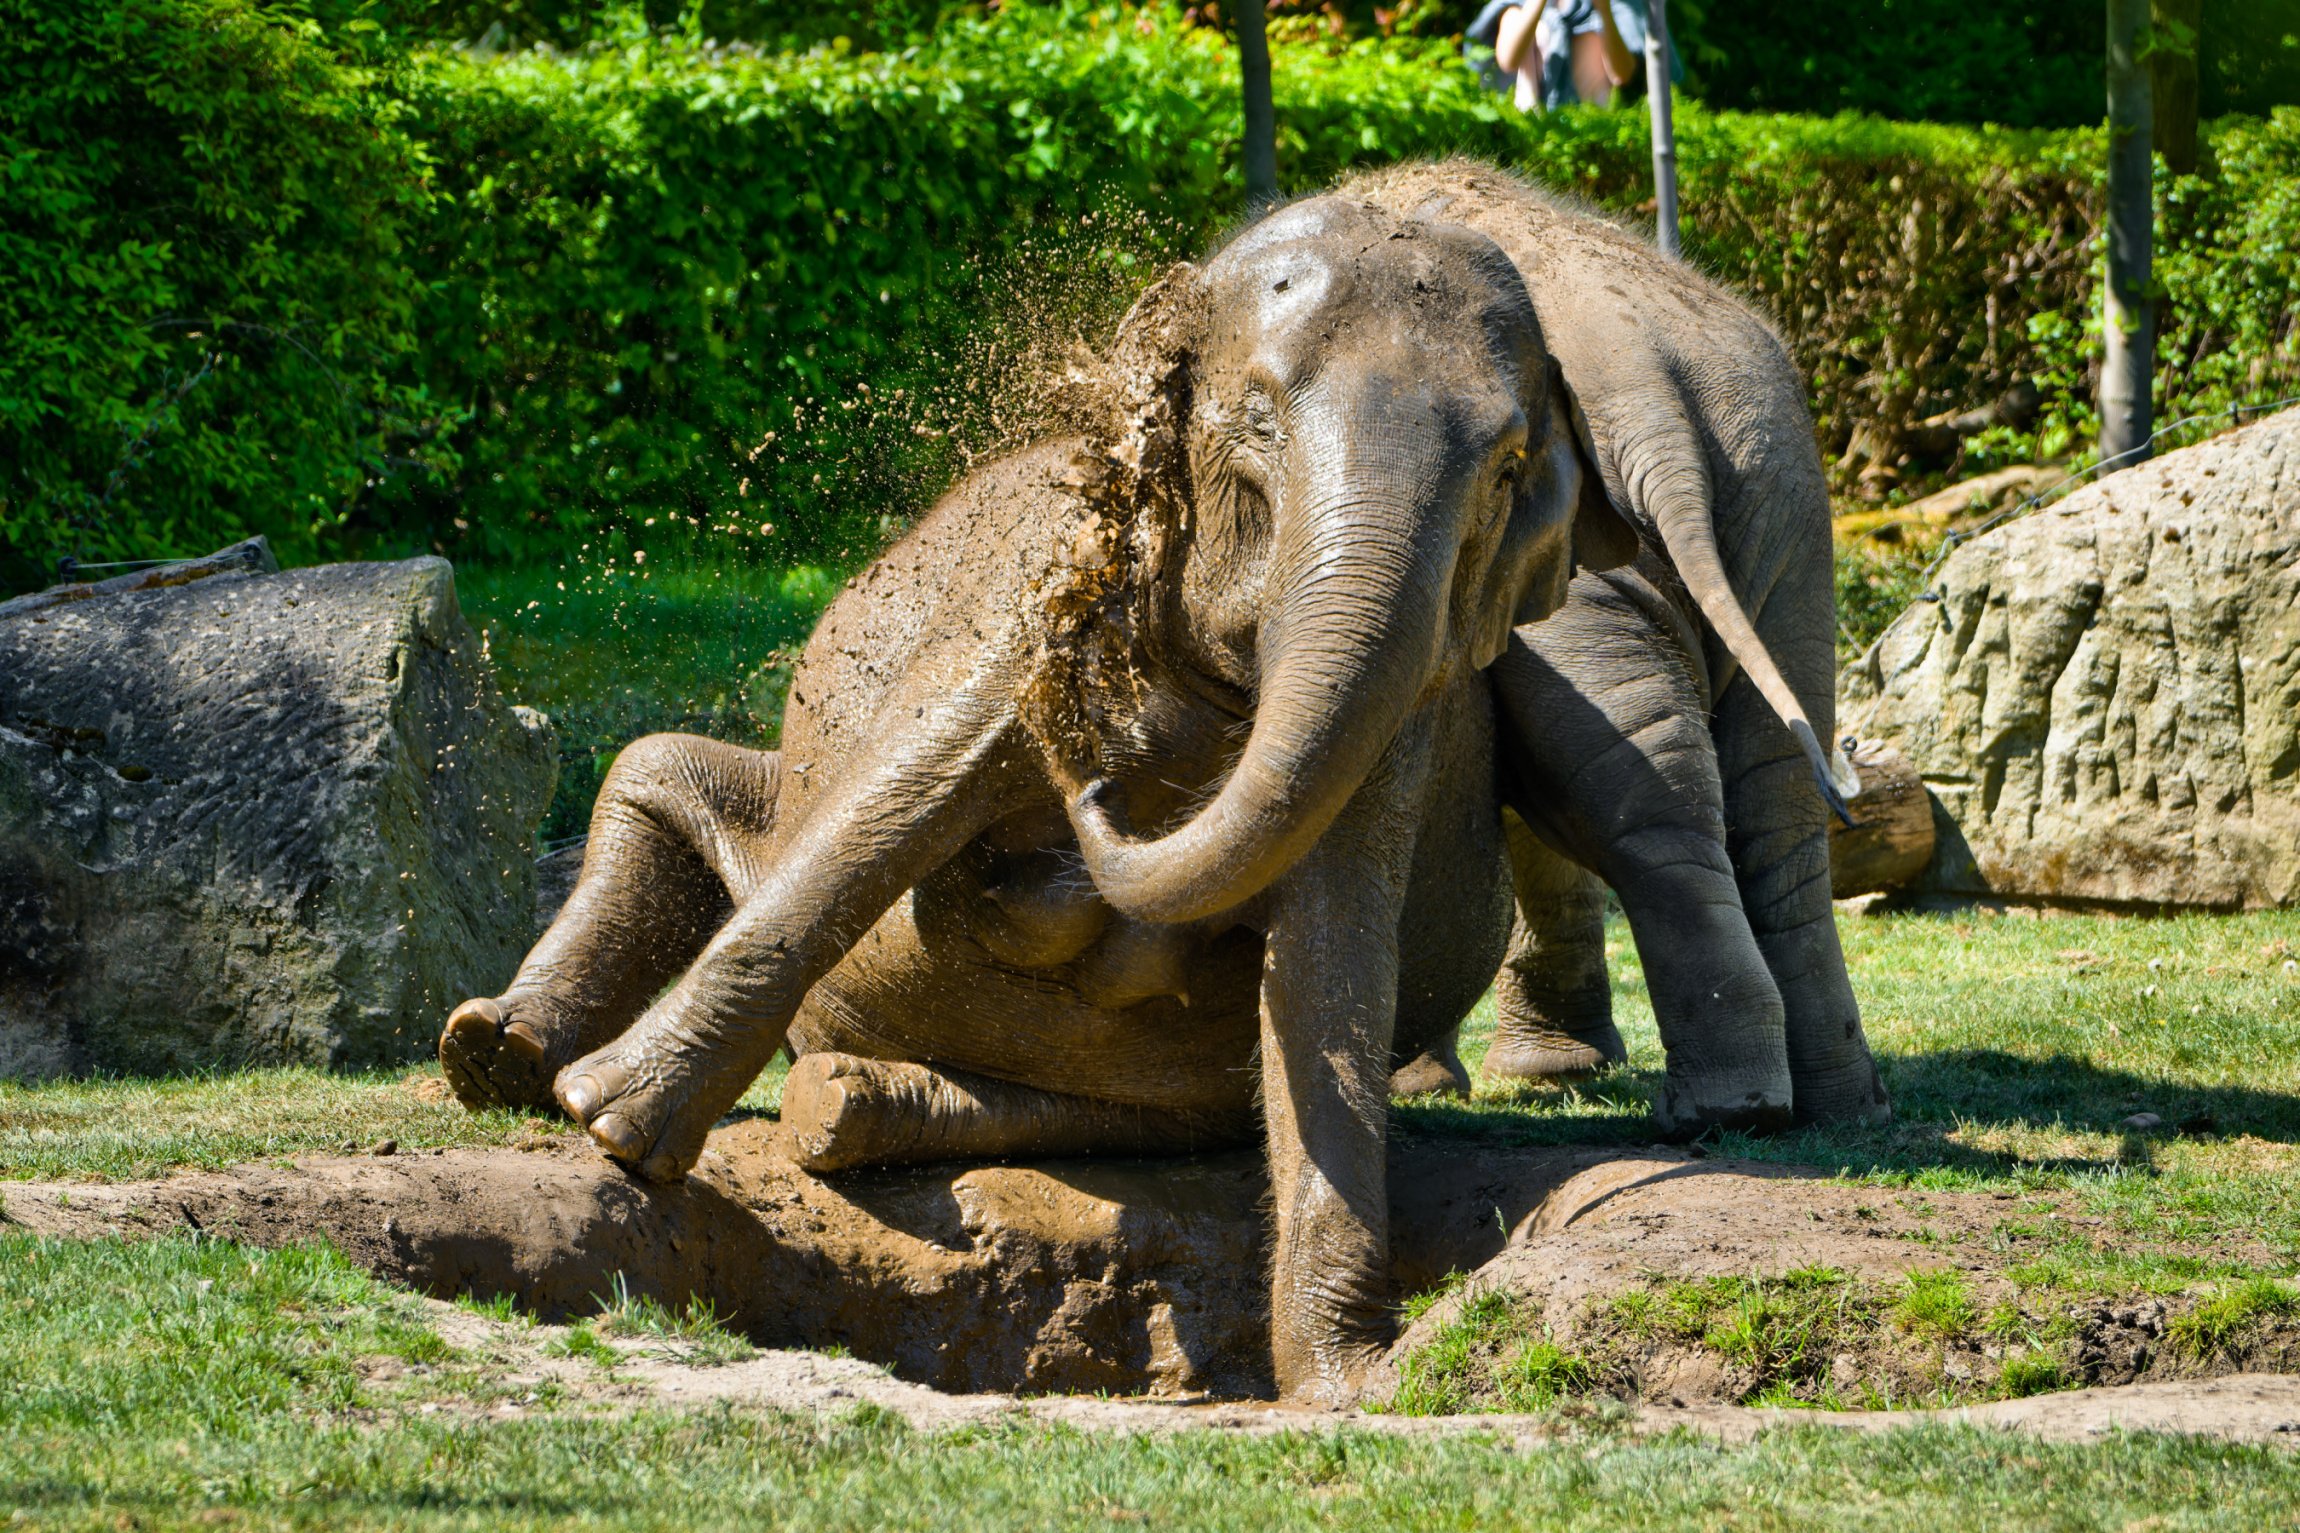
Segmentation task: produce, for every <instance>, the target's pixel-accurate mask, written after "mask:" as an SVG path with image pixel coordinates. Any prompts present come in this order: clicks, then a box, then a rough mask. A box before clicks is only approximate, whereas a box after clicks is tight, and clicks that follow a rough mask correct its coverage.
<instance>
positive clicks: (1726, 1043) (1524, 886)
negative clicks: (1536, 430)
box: [1340, 161, 1891, 1135]
mask: <svg viewBox="0 0 2300 1533" xmlns="http://www.w3.org/2000/svg"><path fill="white" fill-rule="evenodd" d="M1340 195H1348V196H1354V197H1359V198H1363V199H1365V200H1367V201H1369V202H1371V203H1373V204H1375V205H1377V206H1379V207H1382V208H1384V209H1386V210H1388V211H1389V212H1391V213H1393V214H1395V215H1397V216H1399V217H1415V218H1429V219H1444V220H1446V221H1448V222H1451V223H1458V224H1461V225H1463V226H1465V227H1467V228H1471V229H1475V230H1477V231H1478V232H1479V233H1481V234H1484V235H1486V236H1487V237H1489V238H1491V239H1492V240H1493V241H1494V242H1495V243H1496V244H1498V245H1500V246H1501V248H1502V249H1503V250H1505V251H1507V252H1509V255H1510V259H1511V260H1512V261H1514V262H1515V263H1516V264H1517V268H1518V270H1519V271H1520V272H1522V273H1523V274H1524V275H1525V279H1526V285H1527V287H1528V288H1529V290H1530V291H1531V292H1532V295H1533V299H1534V305H1535V307H1536V308H1537V309H1538V310H1539V311H1540V313H1541V320H1542V325H1543V329H1544V333H1545V334H1546V335H1547V337H1548V340H1549V343H1550V347H1551V350H1552V353H1553V354H1554V355H1555V356H1556V358H1557V361H1558V365H1559V367H1560V368H1561V369H1562V371H1563V375H1564V380H1565V384H1566V386H1567V388H1568V389H1569V390H1570V392H1571V394H1572V397H1573V399H1574V401H1575V402H1576V404H1577V406H1578V411H1579V413H1578V415H1577V417H1576V426H1577V428H1578V429H1580V430H1581V431H1582V432H1584V433H1585V437H1586V442H1587V451H1588V452H1589V454H1590V456H1591V457H1592V458H1593V459H1594V460H1595V462H1596V463H1597V465H1598V467H1599V470H1600V472H1601V474H1602V477H1603V482H1604V486H1605V491H1606V494H1607V495H1608V497H1609V498H1610V499H1611V500H1612V501H1613V503H1614V504H1615V505H1616V506H1619V507H1623V508H1626V510H1627V512H1628V514H1629V516H1630V518H1631V520H1632V522H1633V523H1634V524H1635V525H1636V526H1637V528H1638V530H1639V532H1640V534H1641V538H1642V543H1643V549H1642V552H1641V554H1640V556H1639V557H1638V559H1637V560H1636V562H1635V563H1634V564H1633V565H1630V566H1628V567H1625V568H1620V569H1613V570H1607V571H1604V572H1602V573H1601V572H1596V571H1587V572H1584V573H1583V574H1581V575H1580V576H1578V577H1577V578H1576V579H1575V580H1574V582H1573V586H1572V590H1571V592H1570V593H1569V595H1568V597H1567V600H1566V604H1565V606H1564V608H1563V609H1562V610H1561V611H1560V612H1558V613H1557V614H1556V615H1555V616H1554V617H1552V618H1550V619H1549V620H1548V621H1546V622H1543V623H1541V624H1539V625H1536V626H1529V627H1525V628H1521V629H1520V630H1519V631H1518V633H1517V636H1516V641H1515V642H1514V643H1512V644H1511V645H1510V647H1509V650H1508V652H1507V654H1505V655H1504V656H1503V657H1502V659H1501V661H1500V663H1499V664H1497V665H1496V666H1495V667H1494V669H1493V671H1492V673H1491V674H1492V681H1493V688H1494V695H1495V697H1496V699H1497V701H1498V703H1499V706H1500V711H1501V716H1502V728H1501V735H1502V751H1503V759H1504V762H1505V764H1506V774H1505V775H1506V786H1505V790H1504V791H1505V795H1506V797H1507V799H1508V802H1509V805H1510V807H1511V808H1512V809H1513V810H1514V811H1515V812H1516V820H1515V823H1513V824H1512V825H1511V827H1510V861H1511V865H1512V869H1513V872H1514V875H1515V878H1516V892H1517V919H1516V925H1515V929H1514V931H1513V933H1512V935H1511V939H1510V951H1509V957H1508V960H1507V962H1506V963H1505V964H1504V965H1503V967H1502V970H1501V973H1500V976H1499V979H1498V981H1497V984H1496V991H1497V994H1496V1001H1497V1008H1498V1013H1499V1018H1498V1027H1497V1030H1496V1034H1495V1037H1494V1042H1493V1046H1492V1049H1491V1051H1490V1052H1489V1053H1488V1054H1487V1056H1486V1066H1485V1069H1486V1073H1487V1074H1488V1075H1494V1076H1500V1077H1504V1078H1509V1077H1517V1078H1529V1079H1553V1078H1559V1077H1571V1076H1575V1075H1578V1074H1582V1073H1586V1072H1587V1071H1589V1070H1591V1069H1593V1068H1595V1067H1597V1066H1598V1065H1601V1064H1604V1063H1609V1062H1615V1061H1618V1060H1620V1059H1621V1058H1622V1057H1623V1049H1622V1043H1621V1036H1620V1034H1619V1033H1618V1032H1617V1031H1615V1029H1614V1026H1613V1020H1612V1013H1611V996H1610V990H1609V987H1608V985H1607V982H1606V969H1605V952H1604V915H1603V899H1604V891H1603V888H1602V887H1601V885H1600V884H1599V882H1598V880H1599V879H1602V880H1603V881H1604V883H1605V884H1609V885H1611V886H1612V888H1613V889H1614V891H1615V893H1616V894H1617V895H1618V896H1619V897H1620V900H1621V906H1622V910H1623V911H1624V912H1625V913H1626V915H1627V916H1628V918H1629V924H1630V929H1631V931H1632V932H1633V933H1634V935H1635V937H1636V940H1637V950H1638V953H1639V955H1640V957H1641V958H1642V959H1643V962H1644V966H1645V975H1646V982H1647V984H1648V985H1649V987H1650V988H1651V991H1652V995H1653V1010H1654V1015H1655V1017H1656V1019H1657V1020H1658V1022H1659V1024H1660V1029H1661V1040H1662V1044H1663V1046H1664V1048H1665V1050H1666V1052H1667V1056H1668V1070H1667V1077H1666V1080H1665V1083H1664V1086H1663V1090H1662V1094H1661V1100H1660V1102H1659V1104H1658V1106H1657V1109H1656V1111H1657V1114H1658V1116H1659V1118H1660V1121H1661V1126H1662V1128H1663V1129H1664V1131H1665V1132H1669V1133H1673V1134H1678V1135H1691V1134H1697V1133H1699V1132H1701V1131H1703V1130H1705V1129H1708V1128H1711V1127H1731V1128H1747V1129H1763V1128H1777V1127H1782V1126H1785V1125H1787V1124H1789V1123H1791V1122H1797V1123H1813V1122H1828V1121H1833V1120H1844V1119H1855V1120H1867V1121H1883V1120H1885V1119H1887V1118H1889V1117H1890V1116H1891V1109H1890V1107H1889V1105H1888V1103H1887V1100H1886V1096H1885V1092H1884V1088H1883V1085H1882V1083H1881V1082H1880V1081H1879V1079H1878V1077H1877V1071H1876V1066H1875V1064H1874V1062H1873V1061H1872V1060H1871V1058H1870V1055H1869V1048H1868V1043H1867V1040H1866V1039H1865V1038H1864V1037H1863V1036H1862V1033H1861V1016H1860V1009H1859V1007H1858V1005H1857V1004H1856V1003H1855V1001H1854V999H1853V990H1852V985H1851V982H1850V981H1849V980H1848V979H1847V977H1846V974H1845V959H1844V954H1843V951H1842V950H1841V949H1840V947H1839V945H1838V940H1837V927H1836V922H1835V918H1834V915H1833V913H1832V911H1831V908H1830V903H1829V846H1828V824H1827V816H1828V814H1829V813H1830V811H1831V810H1832V809H1834V810H1835V811H1836V812H1837V813H1839V814H1842V813H1843V812H1844V805H1843V799H1842V797H1840V793H1844V792H1851V791H1856V790H1855V786H1854V784H1853V783H1852V782H1851V780H1850V771H1849V769H1848V768H1847V767H1846V766H1845V765H1844V762H1843V758H1842V757H1841V756H1835V755H1833V754H1832V753H1830V752H1827V751H1826V750H1825V749H1824V747H1823V745H1822V742H1823V741H1825V740H1828V739H1829V738H1830V736H1831V733H1832V730H1833V727H1834V711H1835V688H1836V598H1835V590H1834V583H1833V567H1832V559H1831V552H1830V535H1829V497H1828V490H1827V486H1826V484H1825V482H1824V481H1823V479H1822V474H1821V462H1820V456H1819V453H1818V451H1817V449H1816V447H1815V444H1814V440H1813V425H1812V417H1811V416H1810V414H1808V412H1807V409H1806V405H1805V392H1804V385H1803V380H1802V379H1801V378H1800V377H1799V375H1798V373H1797V369H1796V367H1795V365H1794V364H1793V363H1792V362H1791V361H1790V360H1789V357H1788V355H1787V353H1786V352H1785V351H1784V350H1783V348H1782V346H1781V343H1780V341H1779V339H1778V338H1777V337H1775V336H1774V334H1773V333H1772V331H1771V329H1770V328H1769V327H1768V326H1767V325H1766V324H1765V322H1764V321H1763V320H1761V319H1759V318H1758V317H1757V316H1756V315H1755V314H1754V313H1752V312H1751V311H1750V309H1749V308H1748V307H1747V306H1746V305H1745V304H1743V303H1742V302H1740V301H1739V300H1738V299H1736V298H1734V297H1733V296H1732V295H1731V294H1729V293H1727V292H1726V291H1725V290H1724V289H1723V288H1721V287H1719V286H1717V285H1716V284H1714V283H1712V282H1709V281H1707V280H1705V279H1704V278H1703V277H1702V276H1701V275H1700V274H1698V273H1697V272H1695V271H1694V270H1693V269H1692V268H1691V267H1689V266H1687V265H1685V264H1684V263H1682V262H1679V261H1676V260H1673V259H1671V258H1669V257H1667V256H1664V255H1662V254H1661V253H1660V252H1658V251H1656V250H1655V249H1654V248H1653V247H1652V246H1651V245H1650V244H1648V243H1647V242H1646V241H1645V240H1643V239H1641V238H1639V237H1637V236H1635V235H1633V234H1630V233H1628V232H1626V231H1624V230H1622V229H1620V228H1617V227H1616V226H1614V225H1613V224H1611V223H1608V222H1606V221H1605V220H1603V219H1601V218H1599V217H1597V216H1595V215H1594V214H1591V213H1589V212H1586V211H1584V210H1582V209H1579V208H1576V207H1572V206H1570V205H1566V204H1562V203H1560V202H1558V201H1555V200H1553V199H1551V198H1549V197H1547V196H1544V195H1543V194H1542V193H1540V192H1537V191H1535V190H1534V189H1532V188H1530V187H1528V186H1526V185H1525V184H1524V183H1522V182H1520V181H1518V180H1516V179H1514V178H1513V177H1511V176H1509V175H1507V174H1505V173H1503V172H1501V171H1498V170H1496V169H1494V168H1493V167H1491V166H1487V165H1481V164H1477V163H1474V162H1466V161H1455V162H1451V163H1445V164H1435V165H1418V166H1407V167H1400V168H1396V169H1391V170H1385V171H1381V172H1376V173H1373V174H1370V175H1366V176H1363V177H1360V178H1357V179H1355V180H1353V181H1351V182H1348V183H1345V185H1344V186H1343V188H1342V189H1341V191H1340ZM1816 788H1818V791H1816ZM1560 854H1562V855H1560ZM1592 873H1594V874H1595V877H1592V876H1591V875H1592ZM1449 1075H1450V1076H1451V1077H1452V1078H1454V1079H1455V1080H1459V1079H1460V1078H1461V1077H1460V1073H1459V1066H1458V1064H1455V1063H1454V1062H1453V1060H1452V1056H1451V1053H1450V1050H1445V1049H1441V1050H1439V1051H1437V1052H1436V1054H1434V1055H1433V1056H1431V1057H1430V1058H1429V1059H1425V1060H1423V1061H1420V1062H1418V1067H1409V1068H1408V1071H1407V1072H1406V1073H1405V1075H1404V1077H1403V1078H1402V1079H1401V1082H1400V1084H1401V1087H1404V1088H1408V1089H1410V1088H1413V1087H1425V1088H1426V1087H1427V1086H1430V1085H1433V1084H1436V1083H1437V1082H1438V1081H1440V1080H1442V1079H1444V1078H1446V1077H1447V1076H1449Z"/></svg>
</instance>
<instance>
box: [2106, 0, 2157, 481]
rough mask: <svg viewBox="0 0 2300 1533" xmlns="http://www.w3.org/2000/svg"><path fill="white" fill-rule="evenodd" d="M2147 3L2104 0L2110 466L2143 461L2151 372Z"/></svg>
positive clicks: (2151, 216)
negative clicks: (2144, 54) (2143, 55)
mask: <svg viewBox="0 0 2300 1533" xmlns="http://www.w3.org/2000/svg"><path fill="white" fill-rule="evenodd" d="M2148 5H2149V0H2108V281H2107V283H2106V285H2105V286H2104V287H2103V288H2102V290H2101V331H2102V338H2103V340H2104V341H2105V342H2106V354H2105V356H2104V357H2103V359H2102V366H2101V370H2100V455H2101V458H2102V459H2103V460H2104V461H2108V460H2114V461H2115V464H2116V466H2117V467H2123V466H2125V465H2126V464H2131V463H2137V462H2139V461H2140V460H2141V459H2143V458H2145V457H2147V456H2148V438H2149V433H2150V430H2151V427H2152V423H2153V422H2152V416H2153V405H2152V401H2151V399H2150V397H2149V386H2150V381H2151V378H2152V377H2153V375H2154V373H2155V371H2156V336H2155V315H2154V314H2153V313H2152V312H2151V310H2150V306H2149V298H2148V288H2149V280H2150V264H2151V263H2150V257H2151V246H2152V245H2153V244H2154V242H2155V235H2156V228H2155V225H2156V205H2155V199H2154V195H2153V191H2152V188H2151V186H2150V180H2149V164H2150V161H2149V146H2150V140H2151V138H2152V137H2153V132H2152V129H2153V123H2152V121H2151V118H2152V116H2153V112H2152V105H2151V101H2150V94H2151V93H2150V90H2149V80H2148V68H2147V66H2146V65H2145V64H2144V63H2143V62H2142V61H2141V60H2140V59H2139V58H2138V57H2137V56H2136V55H2137V54H2138V52H2139V49H2140V37H2141V29H2142V27H2143V26H2145V25H2146V24H2147V21H2148Z"/></svg>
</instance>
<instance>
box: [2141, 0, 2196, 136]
mask: <svg viewBox="0 0 2300 1533" xmlns="http://www.w3.org/2000/svg"><path fill="white" fill-rule="evenodd" d="M2150 9H2151V11H2152V13H2153V14H2152V15H2151V17H2150V27H2149V30H2150V33H2151V34H2152V46H2151V47H2150V49H2149V54H2148V77H2149V88H2150V90H2151V91H2152V92H2153V93H2154V95H2155V97H2156V127H2155V133H2154V137H2155V140H2156V152H2157V153H2158V154H2161V155H2163V156H2164V167H2165V169H2167V170H2169V171H2171V172H2172V173H2173V174H2174V175H2176V176H2192V175H2194V174H2195V173H2196V46H2197V41H2196V38H2197V29H2198V28H2199V27H2201V26H2202V25H2203V20H2204V0H2152V4H2151V7H2150Z"/></svg>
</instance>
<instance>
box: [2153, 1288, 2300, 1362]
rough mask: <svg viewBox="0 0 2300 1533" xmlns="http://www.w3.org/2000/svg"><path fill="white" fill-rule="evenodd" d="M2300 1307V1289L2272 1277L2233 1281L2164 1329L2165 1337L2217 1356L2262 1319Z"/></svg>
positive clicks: (2180, 1345)
mask: <svg viewBox="0 0 2300 1533" xmlns="http://www.w3.org/2000/svg"><path fill="white" fill-rule="evenodd" d="M2295 1310H2300V1290H2295V1289H2293V1288H2292V1287H2291V1286H2289V1285H2288V1284H2284V1283H2279V1282H2277V1281H2276V1280H2275V1279H2273V1278H2266V1277H2250V1278H2246V1279H2244V1280H2243V1281H2242V1282H2238V1283H2231V1284H2229V1285H2228V1286H2227V1287H2226V1288H2224V1289H2222V1290H2221V1291H2220V1292H2219V1293H2216V1294H2214V1295H2213V1296H2212V1297H2211V1298H2209V1299H2207V1300H2205V1301H2204V1302H2203V1303H2202V1304H2199V1305H2198V1306H2196V1308H2194V1309H2192V1310H2190V1311H2189V1312H2188V1313H2187V1314H2185V1315H2182V1316H2181V1317H2180V1318H2179V1319H2177V1320H2175V1321H2173V1322H2172V1324H2171V1325H2170V1326H2168V1327H2166V1329H2165V1340H2166V1341H2168V1342H2170V1343H2171V1344H2172V1345H2173V1346H2175V1347H2177V1348H2179V1349H2180V1350H2181V1351H2183V1352H2186V1353H2188V1354H2190V1355H2191V1356H2193V1357H2198V1358H2210V1357H2217V1356H2219V1355H2221V1354H2222V1353H2225V1352H2227V1351H2229V1350H2230V1349H2231V1348H2232V1347H2233V1346H2234V1345H2235V1344H2236V1343H2237V1342H2238V1341H2241V1340H2242V1339H2244V1337H2246V1336H2247V1335H2248V1334H2250V1333H2251V1332H2252V1331H2253V1330H2255V1329H2257V1328H2258V1327H2259V1325H2260V1324H2261V1322H2262V1321H2264V1320H2267V1319H2269V1318H2271V1317H2273V1316H2277V1315H2289V1314H2291V1313H2293V1312H2294V1311H2295Z"/></svg>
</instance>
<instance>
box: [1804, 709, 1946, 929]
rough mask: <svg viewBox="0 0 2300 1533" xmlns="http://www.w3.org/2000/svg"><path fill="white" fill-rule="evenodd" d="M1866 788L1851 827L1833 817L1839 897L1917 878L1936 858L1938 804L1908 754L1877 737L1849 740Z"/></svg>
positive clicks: (1832, 853)
mask: <svg viewBox="0 0 2300 1533" xmlns="http://www.w3.org/2000/svg"><path fill="white" fill-rule="evenodd" d="M1845 754H1846V755H1847V756H1848V757H1850V758H1851V760H1852V763H1853V770H1854V771H1855V772H1857V773H1858V774H1860V778H1861V791H1860V792H1859V793H1857V794H1855V795H1854V796H1853V797H1852V798H1851V799H1849V800H1848V801H1847V807H1848V808H1850V809H1851V810H1852V811H1853V821H1854V823H1853V824H1852V826H1851V827H1849V828H1848V827H1847V826H1845V825H1843V824H1840V823H1839V822H1838V821H1837V820H1835V819H1834V818H1832V819H1831V820H1830V821H1829V892H1830V894H1831V895H1832V896H1833V897H1834V898H1837V899H1840V900H1849V899H1851V898H1853V897H1854V896H1855V895H1859V894H1881V893H1885V892H1887V891H1890V890H1893V889H1899V888H1902V887H1904V886H1906V885H1907V884H1910V883H1912V882H1914V881H1915V880H1916V878H1917V877H1918V875H1919V874H1921V873H1923V872H1924V871H1925V868H1926V865H1927V864H1929V863H1930V862H1931V861H1932V860H1933V834H1934V832H1933V803H1932V799H1931V798H1930V797H1929V796H1928V795H1927V794H1926V792H1925V783H1924V779H1923V778H1921V777H1919V776H1918V775H1917V769H1916V767H1915V765H1914V764H1912V763H1911V762H1910V760H1909V758H1908V757H1906V756H1904V755H1902V754H1901V753H1900V752H1899V751H1897V750H1895V749H1893V748H1892V747H1891V746H1889V745H1884V744H1881V743H1879V742H1877V741H1874V740H1858V741H1848V742H1847V748H1846V751H1845Z"/></svg>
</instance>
